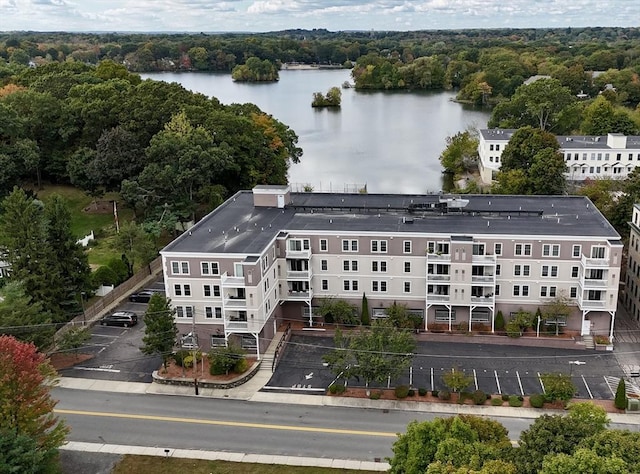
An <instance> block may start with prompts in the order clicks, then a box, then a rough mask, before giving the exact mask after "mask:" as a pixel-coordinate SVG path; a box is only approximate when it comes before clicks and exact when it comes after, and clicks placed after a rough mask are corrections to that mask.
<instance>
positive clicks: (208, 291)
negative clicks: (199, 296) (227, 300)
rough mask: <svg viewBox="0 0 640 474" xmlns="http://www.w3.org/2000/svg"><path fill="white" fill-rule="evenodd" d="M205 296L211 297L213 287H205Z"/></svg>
mask: <svg viewBox="0 0 640 474" xmlns="http://www.w3.org/2000/svg"><path fill="white" fill-rule="evenodd" d="M202 288H203V292H204V296H206V297H211V285H203V286H202Z"/></svg>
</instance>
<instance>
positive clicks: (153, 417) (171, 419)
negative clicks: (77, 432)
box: [54, 409, 397, 438]
mask: <svg viewBox="0 0 640 474" xmlns="http://www.w3.org/2000/svg"><path fill="white" fill-rule="evenodd" d="M54 412H55V413H57V414H59V415H80V416H97V417H104V418H126V419H130V420H150V421H168V422H173V423H193V424H197V425H217V426H233V427H236V428H258V429H263V430H281V431H305V432H309V433H331V434H344V435H357V436H378V437H384V438H396V437H397V435H396V433H390V432H384V431H362V430H345V429H338V428H312V427H310V426H290V425H272V424H266V423H245V422H241V421H221V420H198V419H195V418H177V417H172V416H157V415H136V414H129V413H105V412H99V411H82V410H62V409H56V410H54Z"/></svg>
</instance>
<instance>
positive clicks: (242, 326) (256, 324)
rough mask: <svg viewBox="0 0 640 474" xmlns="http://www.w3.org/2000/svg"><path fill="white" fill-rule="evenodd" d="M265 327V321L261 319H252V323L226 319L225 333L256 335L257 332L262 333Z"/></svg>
mask: <svg viewBox="0 0 640 474" xmlns="http://www.w3.org/2000/svg"><path fill="white" fill-rule="evenodd" d="M263 326H264V321H262V320H259V319H258V320H254V319H252V320H250V321H237V320H233V319H225V321H224V329H225V331H236V332H248V333H255V332H260V331H261V330H262V327H263Z"/></svg>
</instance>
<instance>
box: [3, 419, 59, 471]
mask: <svg viewBox="0 0 640 474" xmlns="http://www.w3.org/2000/svg"><path fill="white" fill-rule="evenodd" d="M48 464H49V463H48V461H47V460H46V453H44V452H42V451H41V450H40V449H38V444H37V443H36V440H35V439H33V438H31V437H29V436H25V435H22V434H18V433H16V431H15V430H10V429H1V430H0V472H3V473H5V472H6V473H13V472H29V473H34V474H35V473H44V472H51V471H54V472H55V468H54V466H48Z"/></svg>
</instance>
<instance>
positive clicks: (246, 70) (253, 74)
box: [231, 56, 279, 82]
mask: <svg viewBox="0 0 640 474" xmlns="http://www.w3.org/2000/svg"><path fill="white" fill-rule="evenodd" d="M231 78H232V79H233V80H234V81H237V82H273V81H277V80H278V79H279V74H278V69H277V68H276V66H275V65H274V64H273V63H272V62H271V61H269V60H268V59H265V60H262V61H261V60H260V59H259V58H257V57H255V56H252V57H250V58H248V59H247V61H246V62H245V64H241V65H238V66H236V67H234V68H233V70H232V71H231Z"/></svg>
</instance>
